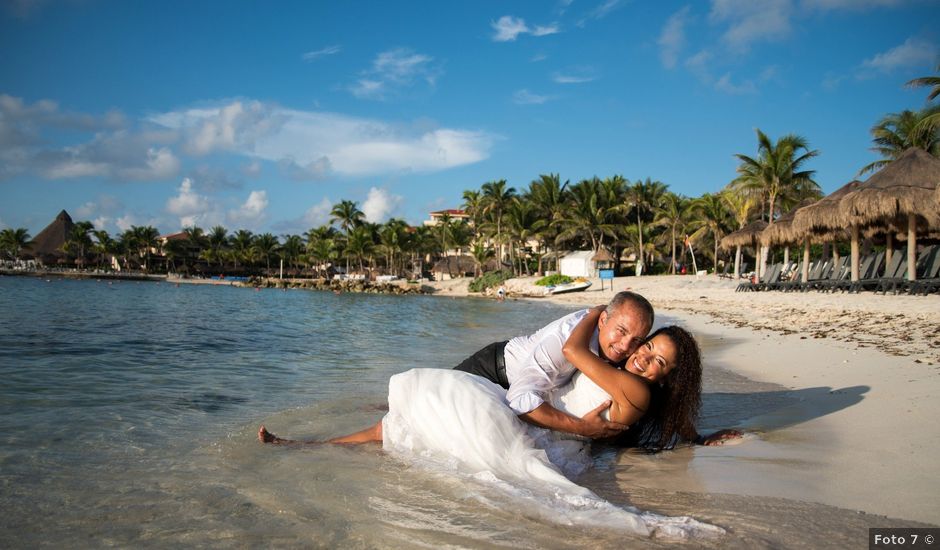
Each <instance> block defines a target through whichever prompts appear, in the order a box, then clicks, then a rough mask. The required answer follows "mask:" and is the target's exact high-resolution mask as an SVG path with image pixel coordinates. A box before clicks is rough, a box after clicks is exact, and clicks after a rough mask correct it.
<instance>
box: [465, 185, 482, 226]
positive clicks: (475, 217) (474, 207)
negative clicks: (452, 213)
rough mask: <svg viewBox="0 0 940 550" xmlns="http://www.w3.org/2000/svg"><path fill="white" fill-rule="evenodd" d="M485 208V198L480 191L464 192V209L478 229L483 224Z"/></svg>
mask: <svg viewBox="0 0 940 550" xmlns="http://www.w3.org/2000/svg"><path fill="white" fill-rule="evenodd" d="M483 206H484V205H483V196H482V195H481V194H480V192H479V191H472V190H468V191H464V192H463V209H464V211H465V212H466V213H467V215H468V216H470V220H471V221H472V222H473V225H475V226H477V227H479V226H480V224H482V223H483Z"/></svg>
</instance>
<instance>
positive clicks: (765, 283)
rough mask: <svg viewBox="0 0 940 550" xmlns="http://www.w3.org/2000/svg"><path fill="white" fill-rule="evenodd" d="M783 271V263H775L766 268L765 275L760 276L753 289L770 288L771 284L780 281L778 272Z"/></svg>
mask: <svg viewBox="0 0 940 550" xmlns="http://www.w3.org/2000/svg"><path fill="white" fill-rule="evenodd" d="M781 273H783V264H782V263H776V264H774V265H772V266H770V267H769V268H768V269H767V277H763V278H761V282H759V283H757V287H756V288H755V289H754V290H770V289H771V288H772V287H773V285H775V284H777V283H778V282H779V281H780V274H781Z"/></svg>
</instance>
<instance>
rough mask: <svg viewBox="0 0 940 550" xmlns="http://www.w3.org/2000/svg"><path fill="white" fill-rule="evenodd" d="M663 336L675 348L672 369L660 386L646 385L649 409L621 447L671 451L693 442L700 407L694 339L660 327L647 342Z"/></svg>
mask: <svg viewBox="0 0 940 550" xmlns="http://www.w3.org/2000/svg"><path fill="white" fill-rule="evenodd" d="M660 334H662V335H665V336H667V337H669V339H670V340H672V343H673V345H675V347H676V366H675V368H673V369H672V370H671V371H670V372H669V374H668V375H666V376H665V377H664V378H663V379H662V380H660V382H658V383H654V384H651V385H650V405H649V408H648V409H647V411H646V414H645V415H643V418H642V420H640V422H639V423H638V424H637V425H636V426H631V427H630V429H629V430H627V431H626V432H624V435H626V436H627V438H628V439H627V440H626V441H623V443H627V444H631V445H630V446H637V447H642V448H644V449H646V450H648V451H651V452H658V451H662V450H664V449H672V448H673V447H675V446H676V444H677V443H679V442H680V441H683V440H684V441H694V440H695V437H696V436H697V435H698V433H697V431H696V429H695V422H696V420H698V412H699V408H700V407H701V404H702V354H701V352H700V351H699V347H698V344H697V343H696V342H695V338H693V337H692V335H691V334H689V332H688V331H686V330H685V329H684V328H682V327H678V326H668V327H663V328H661V329H659V330H657V331H656V332H654V333H653V334H650V335H649V337H648V338H647V340H650V339H652V338H653V337H655V336H658V335H660Z"/></svg>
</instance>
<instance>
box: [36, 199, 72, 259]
mask: <svg viewBox="0 0 940 550" xmlns="http://www.w3.org/2000/svg"><path fill="white" fill-rule="evenodd" d="M74 227H75V223H74V222H73V221H72V217H71V216H69V213H68V212H66V211H65V210H63V211H61V212H59V215H58V216H56V217H55V220H53V221H52V223H50V224H49V225H47V226H46V228H45V229H43V230H42V231H40V232H39V234H38V235H36V238H34V239H33V240H32V241H30V243H29V244H27V245H26V247H25V249H24V252H25V253H26V254H29V255H31V256H33V257H34V258H37V259H39V260H43V261H55V260H56V259H59V258H63V257H65V252H63V251H62V245H64V244H65V241H67V240H68V238H69V235H71V233H72V228H74Z"/></svg>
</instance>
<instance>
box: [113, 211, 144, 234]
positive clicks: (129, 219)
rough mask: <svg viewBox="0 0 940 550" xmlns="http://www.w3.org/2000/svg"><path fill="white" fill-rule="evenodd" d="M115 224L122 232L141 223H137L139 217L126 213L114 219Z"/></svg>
mask: <svg viewBox="0 0 940 550" xmlns="http://www.w3.org/2000/svg"><path fill="white" fill-rule="evenodd" d="M114 225H116V226H117V228H118V230H119V231H121V232H122V233H123V232H124V231H127V230H128V229H130V228H131V227H133V226H135V225H140V224H138V223H137V218H135V217H134V215H133V214H125V215H123V216H121V217H119V218H118V219H116V220H114Z"/></svg>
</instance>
